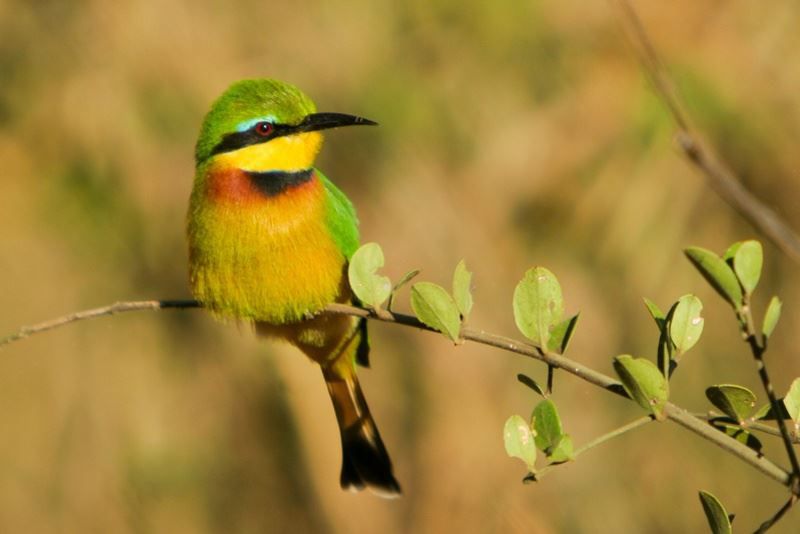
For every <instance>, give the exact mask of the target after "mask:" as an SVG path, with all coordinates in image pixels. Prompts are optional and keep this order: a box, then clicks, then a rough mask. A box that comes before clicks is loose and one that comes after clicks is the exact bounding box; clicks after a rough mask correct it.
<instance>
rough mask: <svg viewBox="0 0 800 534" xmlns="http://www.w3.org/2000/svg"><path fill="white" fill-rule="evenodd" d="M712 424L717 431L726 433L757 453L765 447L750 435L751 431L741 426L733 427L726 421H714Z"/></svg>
mask: <svg viewBox="0 0 800 534" xmlns="http://www.w3.org/2000/svg"><path fill="white" fill-rule="evenodd" d="M711 424H712V426H713V427H714V428H716V429H717V430H719V431H721V432H724V433H725V434H727V435H728V436H730V437H732V438H733V439H735V440H736V441H738V442H739V443H741V444H742V445H745V446H747V447H749V448H751V449H753V450H754V451H756V452H761V449H762V448H763V445H762V444H761V441H759V439H758V438H757V437H755V436H754V435H753V434H751V433H750V431H749V430H747V429H745V428H742V427H741V426H739V425H732V424H730V423H726V422H725V421H720V420H717V419H715V420H712V421H711Z"/></svg>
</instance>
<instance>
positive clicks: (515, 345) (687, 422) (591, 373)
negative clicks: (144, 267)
mask: <svg viewBox="0 0 800 534" xmlns="http://www.w3.org/2000/svg"><path fill="white" fill-rule="evenodd" d="M199 307H201V306H200V304H199V303H198V302H197V301H194V300H161V301H160V300H143V301H130V302H117V303H114V304H111V305H109V306H103V307H100V308H93V309H91V310H84V311H81V312H77V313H71V314H68V315H64V316H62V317H58V318H55V319H51V320H49V321H45V322H42V323H38V324H35V325H31V326H23V327H21V328H19V329H18V330H17V331H16V332H14V333H13V334H11V335H9V336H6V337H4V338H2V339H0V349H2V348H3V346H7V345H9V344H10V343H13V342H15V341H19V340H21V339H24V338H26V337H28V336H31V335H34V334H37V333H40V332H45V331H47V330H52V329H54V328H57V327H60V326H64V325H67V324H70V323H73V322H77V321H83V320H86V319H93V318H97V317H103V316H108V315H114V314H117V313H123V312H131V311H140V310H161V309H186V308H199ZM324 312H325V313H339V314H345V315H352V316H354V317H365V318H368V319H373V320H378V321H383V322H387V323H396V324H400V325H404V326H409V327H412V328H417V329H420V330H427V331H430V332H435V330H433V329H432V328H430V327H428V326H426V325H425V324H423V323H422V322H420V321H419V320H418V319H417V318H416V317H412V316H410V315H404V314H399V313H387V314H385V316H383V317H378V316H377V315H376V314H375V313H374V312H372V311H370V310H365V309H363V308H356V307H354V306H348V305H346V304H329V305H328V306H326V307H325V310H324ZM461 336H462V338H463V339H465V340H468V341H472V342H475V343H480V344H483V345H487V346H490V347H495V348H498V349H501V350H504V351H507V352H513V353H516V354H520V355H522V356H527V357H529V358H534V359H537V360H539V361H542V362H544V363H546V364H548V365H551V366H553V367H554V368H558V369H562V370H564V371H566V372H567V373H569V374H572V375H575V376H577V377H578V378H580V379H582V380H585V381H586V382H589V383H590V384H594V385H595V386H597V387H600V388H602V389H604V390H606V391H609V392H611V393H614V394H616V395H619V396H621V397H624V398H628V396H627V394H626V393H625V389H624V388H623V387H622V384H620V383H619V382H618V381H617V380H615V379H613V378H611V377H610V376H607V375H604V374H603V373H600V372H598V371H595V370H594V369H591V368H589V367H586V366H585V365H583V364H581V363H578V362H577V361H574V360H571V359H569V358H567V357H565V356H562V355H560V354H556V353H552V352H548V351H545V350H542V349H541V348H540V347H536V346H533V345H530V344H528V343H524V342H522V341H518V340H516V339H512V338H509V337H505V336H499V335H496V334H490V333H488V332H484V331H482V330H475V329H473V328H464V329H463V330H462V331H461ZM664 413H665V414H666V415H667V417H668V418H669V419H670V420H672V421H674V422H676V423H678V424H679V425H681V426H682V427H684V428H686V429H688V430H689V431H691V432H694V433H695V434H697V435H699V436H701V437H703V438H705V439H707V440H708V441H710V442H712V443H714V444H715V445H717V446H718V447H721V448H722V449H724V450H725V451H727V452H729V453H731V454H733V455H734V456H736V457H737V458H739V459H740V460H742V461H744V462H745V463H748V464H750V465H751V466H753V467H754V468H756V469H758V470H759V471H761V472H762V473H763V474H765V475H767V476H768V477H770V478H772V479H773V480H775V481H777V482H779V483H780V484H782V485H784V486H788V487H791V480H792V477H791V476H790V474H789V473H787V472H786V471H784V470H783V469H782V468H780V467H779V466H777V465H775V464H774V463H772V462H771V461H770V460H768V459H767V458H765V457H763V456H759V455H758V454H757V453H756V452H755V451H753V450H752V449H750V448H748V447H746V446H745V445H743V444H741V443H739V442H738V441H736V440H735V439H733V438H730V437H728V436H726V435H725V434H723V433H721V432H719V431H718V430H715V429H714V428H712V427H711V426H710V425H709V424H707V423H705V422H703V421H701V420H700V419H698V418H696V417H694V416H693V415H692V414H691V413H689V412H688V411H686V410H684V409H683V408H680V407H678V406H676V405H674V404H672V403H670V402H668V403H666V405H665V406H664Z"/></svg>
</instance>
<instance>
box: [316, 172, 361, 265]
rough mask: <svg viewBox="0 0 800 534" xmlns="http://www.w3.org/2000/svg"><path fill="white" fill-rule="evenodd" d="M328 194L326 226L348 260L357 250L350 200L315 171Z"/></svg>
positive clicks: (352, 209) (356, 219)
mask: <svg viewBox="0 0 800 534" xmlns="http://www.w3.org/2000/svg"><path fill="white" fill-rule="evenodd" d="M317 174H318V175H319V177H320V179H321V180H322V183H323V185H324V186H325V191H326V192H327V193H328V213H327V224H328V228H329V229H330V231H331V236H333V240H334V241H335V242H336V245H337V246H338V247H339V249H340V250H341V251H342V253H343V254H344V256H345V258H347V259H348V260H349V259H350V257H351V256H352V255H353V253H354V252H355V251H356V249H357V248H358V217H356V210H355V209H354V208H353V204H352V203H351V202H350V199H349V198H347V196H346V195H345V194H344V193H342V192H341V190H340V189H339V188H338V187H336V186H335V185H333V182H331V181H330V180H328V178H327V177H326V176H325V175H324V174H322V173H321V172H320V171H319V169H317Z"/></svg>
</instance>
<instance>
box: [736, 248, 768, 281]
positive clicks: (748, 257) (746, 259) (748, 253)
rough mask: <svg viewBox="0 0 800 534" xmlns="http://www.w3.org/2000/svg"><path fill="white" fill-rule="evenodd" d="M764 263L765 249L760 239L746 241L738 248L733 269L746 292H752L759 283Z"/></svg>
mask: <svg viewBox="0 0 800 534" xmlns="http://www.w3.org/2000/svg"><path fill="white" fill-rule="evenodd" d="M763 263H764V251H763V250H762V248H761V243H759V242H758V241H754V240H750V241H744V242H742V244H741V246H739V248H738V249H737V250H736V253H735V254H734V256H733V270H734V272H736V276H737V278H739V282H741V283H742V287H743V288H744V291H745V293H747V294H750V293H752V292H753V290H754V289H755V288H756V286H757V285H758V281H759V279H761V267H762V265H763Z"/></svg>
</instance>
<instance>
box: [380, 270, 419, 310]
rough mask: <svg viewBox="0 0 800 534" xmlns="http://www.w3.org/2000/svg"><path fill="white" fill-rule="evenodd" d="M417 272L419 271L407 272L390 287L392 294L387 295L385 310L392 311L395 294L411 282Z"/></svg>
mask: <svg viewBox="0 0 800 534" xmlns="http://www.w3.org/2000/svg"><path fill="white" fill-rule="evenodd" d="M419 272H420V271H419V269H413V270H411V271H408V272H407V273H406V274H404V275H403V277H402V278H400V280H399V281H398V282H397V283H396V284H395V285H394V286H392V292H391V293H390V294H389V302H387V303H386V309H387V310H389V311H392V305H393V304H394V299H395V297H396V296H397V292H398V291H400V288H401V287H403V286H404V285H406V284H407V283H409V282H410V281H411V280H413V279H414V278H415V277H416V276H417V275H418V274H419Z"/></svg>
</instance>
